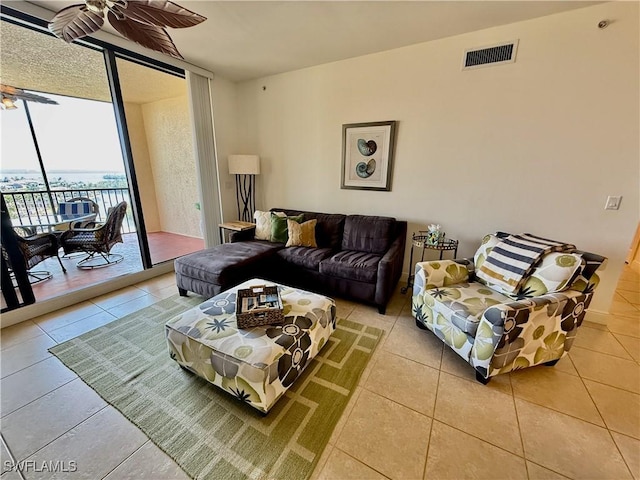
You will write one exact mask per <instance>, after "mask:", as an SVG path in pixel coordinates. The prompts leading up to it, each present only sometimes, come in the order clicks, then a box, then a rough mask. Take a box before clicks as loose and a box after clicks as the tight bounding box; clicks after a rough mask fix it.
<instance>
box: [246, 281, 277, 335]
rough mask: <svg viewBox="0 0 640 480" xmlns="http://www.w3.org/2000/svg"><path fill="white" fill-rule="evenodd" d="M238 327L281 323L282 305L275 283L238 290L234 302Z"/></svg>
mask: <svg viewBox="0 0 640 480" xmlns="http://www.w3.org/2000/svg"><path fill="white" fill-rule="evenodd" d="M236 320H237V322H238V328H252V327H259V326H261V325H282V323H283V322H284V307H283V306H282V298H280V292H279V291H278V287H276V286H275V285H272V286H266V285H253V286H250V287H249V288H243V289H239V290H238V300H237V302H236Z"/></svg>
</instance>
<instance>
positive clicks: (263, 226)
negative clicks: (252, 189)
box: [253, 210, 286, 240]
mask: <svg viewBox="0 0 640 480" xmlns="http://www.w3.org/2000/svg"><path fill="white" fill-rule="evenodd" d="M271 213H272V212H261V211H260V210H256V212H255V213H254V214H253V219H254V220H255V222H256V232H255V239H256V240H271ZM273 213H275V214H276V215H278V216H279V217H286V215H285V213H284V212H273Z"/></svg>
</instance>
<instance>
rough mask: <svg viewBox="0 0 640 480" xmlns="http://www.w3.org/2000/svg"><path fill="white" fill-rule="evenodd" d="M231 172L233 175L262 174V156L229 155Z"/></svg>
mask: <svg viewBox="0 0 640 480" xmlns="http://www.w3.org/2000/svg"><path fill="white" fill-rule="evenodd" d="M229 173H230V174H231V175H260V157H259V156H258V155H229Z"/></svg>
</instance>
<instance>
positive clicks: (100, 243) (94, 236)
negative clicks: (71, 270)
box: [60, 202, 127, 269]
mask: <svg viewBox="0 0 640 480" xmlns="http://www.w3.org/2000/svg"><path fill="white" fill-rule="evenodd" d="M126 212H127V202H120V203H119V204H118V205H116V206H115V207H112V208H110V209H109V213H108V214H107V220H106V221H105V222H104V224H103V225H98V226H96V227H95V228H79V229H78V228H71V229H70V230H67V231H66V232H64V233H63V234H62V235H61V236H60V244H61V245H62V248H63V249H64V253H65V255H68V254H70V253H74V252H84V253H86V254H87V255H86V256H85V257H84V258H82V259H81V260H80V261H79V262H78V268H83V269H92V268H100V267H107V266H109V265H114V264H116V263H120V262H121V261H122V260H123V258H124V257H123V256H122V255H120V254H116V253H111V249H112V248H113V246H114V245H115V244H117V243H122V233H121V229H122V221H123V220H124V216H125V214H126Z"/></svg>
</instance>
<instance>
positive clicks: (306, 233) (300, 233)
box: [285, 218, 318, 248]
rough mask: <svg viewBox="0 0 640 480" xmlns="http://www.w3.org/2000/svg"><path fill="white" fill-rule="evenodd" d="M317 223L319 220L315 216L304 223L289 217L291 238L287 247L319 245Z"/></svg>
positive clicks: (288, 225)
mask: <svg viewBox="0 0 640 480" xmlns="http://www.w3.org/2000/svg"><path fill="white" fill-rule="evenodd" d="M316 223H318V221H317V220H316V219H315V218H314V219H313V220H308V221H306V222H304V223H298V222H294V221H293V220H289V219H287V230H288V231H289V239H288V240H287V244H286V245H285V247H313V248H315V247H317V246H318V244H317V243H316Z"/></svg>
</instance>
